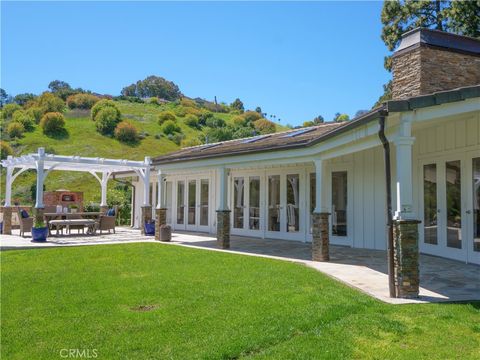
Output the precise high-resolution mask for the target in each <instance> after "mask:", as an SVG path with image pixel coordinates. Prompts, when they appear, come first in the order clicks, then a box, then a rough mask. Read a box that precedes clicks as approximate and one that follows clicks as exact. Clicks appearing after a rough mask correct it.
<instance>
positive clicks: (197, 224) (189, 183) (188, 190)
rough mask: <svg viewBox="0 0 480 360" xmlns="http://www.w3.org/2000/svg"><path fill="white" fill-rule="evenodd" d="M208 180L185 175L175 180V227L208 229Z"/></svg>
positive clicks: (198, 229)
mask: <svg viewBox="0 0 480 360" xmlns="http://www.w3.org/2000/svg"><path fill="white" fill-rule="evenodd" d="M209 198H210V180H209V179H207V178H193V177H187V178H184V179H179V180H177V181H176V211H175V216H176V217H175V228H176V229H179V230H189V231H209V224H210V221H209V217H210V202H209Z"/></svg>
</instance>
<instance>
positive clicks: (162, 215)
mask: <svg viewBox="0 0 480 360" xmlns="http://www.w3.org/2000/svg"><path fill="white" fill-rule="evenodd" d="M155 215H156V219H155V240H160V226H162V225H165V224H166V223H167V209H166V208H160V209H159V208H156V209H155Z"/></svg>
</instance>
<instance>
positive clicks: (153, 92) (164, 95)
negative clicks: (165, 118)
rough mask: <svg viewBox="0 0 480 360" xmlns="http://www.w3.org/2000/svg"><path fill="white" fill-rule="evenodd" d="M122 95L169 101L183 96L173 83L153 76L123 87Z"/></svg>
mask: <svg viewBox="0 0 480 360" xmlns="http://www.w3.org/2000/svg"><path fill="white" fill-rule="evenodd" d="M122 95H124V96H137V97H142V98H145V97H154V96H155V97H159V98H160V99H165V100H169V101H174V100H178V99H180V98H181V97H182V96H183V95H182V93H181V92H180V89H179V88H178V86H177V85H176V84H175V83H174V82H172V81H168V80H166V79H164V78H162V77H159V76H154V75H151V76H148V77H147V78H145V79H143V80H139V81H137V82H136V83H135V84H131V85H128V86H126V87H124V88H123V89H122Z"/></svg>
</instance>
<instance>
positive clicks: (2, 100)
mask: <svg viewBox="0 0 480 360" xmlns="http://www.w3.org/2000/svg"><path fill="white" fill-rule="evenodd" d="M7 99H8V94H7V92H6V91H5V90H4V89H1V88H0V107H3V105H5V104H6V103H7Z"/></svg>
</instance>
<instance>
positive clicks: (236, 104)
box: [230, 98, 245, 112]
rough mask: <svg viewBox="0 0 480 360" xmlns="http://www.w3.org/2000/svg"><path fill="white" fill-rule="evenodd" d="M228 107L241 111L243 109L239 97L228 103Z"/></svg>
mask: <svg viewBox="0 0 480 360" xmlns="http://www.w3.org/2000/svg"><path fill="white" fill-rule="evenodd" d="M230 107H231V108H232V109H234V110H238V111H241V112H243V111H244V110H245V108H244V107H243V102H242V101H241V100H240V99H239V98H236V99H235V101H234V102H232V103H231V104H230Z"/></svg>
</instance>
